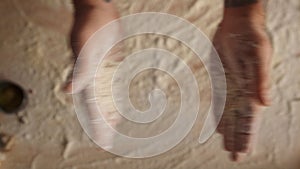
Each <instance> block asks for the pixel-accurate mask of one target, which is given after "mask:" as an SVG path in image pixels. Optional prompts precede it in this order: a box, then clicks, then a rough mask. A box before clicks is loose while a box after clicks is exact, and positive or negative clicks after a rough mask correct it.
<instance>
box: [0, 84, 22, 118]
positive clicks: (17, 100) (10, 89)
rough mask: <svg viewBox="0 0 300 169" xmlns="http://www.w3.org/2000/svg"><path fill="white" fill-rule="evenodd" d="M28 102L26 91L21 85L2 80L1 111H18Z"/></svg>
mask: <svg viewBox="0 0 300 169" xmlns="http://www.w3.org/2000/svg"><path fill="white" fill-rule="evenodd" d="M26 102H27V97H26V93H25V91H24V90H23V89H22V88H21V87H20V86H19V85H17V84H15V83H13V82H9V81H4V80H0V111H3V112H4V113H7V114H11V113H16V112H17V111H19V110H20V109H22V108H23V107H24V106H25V104H26Z"/></svg>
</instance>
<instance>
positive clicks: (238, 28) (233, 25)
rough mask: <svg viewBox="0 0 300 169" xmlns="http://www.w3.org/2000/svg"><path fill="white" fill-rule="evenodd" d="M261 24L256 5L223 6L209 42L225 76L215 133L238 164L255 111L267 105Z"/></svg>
mask: <svg viewBox="0 0 300 169" xmlns="http://www.w3.org/2000/svg"><path fill="white" fill-rule="evenodd" d="M231 2H232V1H231ZM226 5H228V4H226ZM264 24H265V16H264V13H263V8H262V4H261V3H260V2H257V3H254V4H248V5H246V6H242V7H236V6H235V7H232V8H230V7H228V6H226V9H225V14H224V19H223V21H222V22H221V24H220V25H219V28H218V30H217V32H216V35H215V38H214V42H213V43H214V46H215V48H216V50H217V52H218V54H219V56H220V58H221V61H222V63H223V66H224V69H225V72H226V78H227V88H228V95H227V102H226V107H225V111H224V114H223V117H222V119H221V122H220V124H219V126H218V131H219V132H220V133H221V134H222V135H223V136H224V146H225V149H226V150H227V151H230V152H232V159H233V160H234V161H237V160H238V156H239V153H245V152H248V151H249V150H250V149H251V144H252V143H253V138H254V136H255V133H256V130H255V128H257V124H256V123H255V122H256V121H257V118H258V111H259V108H260V107H261V106H267V105H268V104H269V103H270V100H269V98H268V96H269V95H268V90H269V66H270V62H271V60H270V59H271V53H272V50H271V44H270V41H269V39H268V35H267V32H266V30H265V26H264Z"/></svg>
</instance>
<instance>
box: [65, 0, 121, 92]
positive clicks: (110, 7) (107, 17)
mask: <svg viewBox="0 0 300 169" xmlns="http://www.w3.org/2000/svg"><path fill="white" fill-rule="evenodd" d="M74 5H75V13H74V24H73V28H72V32H71V42H70V43H71V47H72V50H73V54H74V56H75V58H77V57H78V56H79V54H80V51H81V49H82V48H83V46H84V45H85V43H86V42H87V40H88V39H89V38H90V37H91V36H92V35H93V34H94V33H95V32H96V31H98V30H99V29H101V28H102V27H103V26H105V25H106V24H107V23H109V22H111V21H113V20H115V19H117V18H118V17H119V13H118V11H117V9H116V8H115V6H114V4H113V3H112V2H106V1H104V0H99V1H96V0H74ZM118 33H120V32H115V31H113V30H112V31H111V32H109V33H108V34H107V35H106V36H108V37H106V39H105V38H103V39H102V40H101V44H100V43H99V45H105V44H107V43H109V41H108V40H107V38H109V39H113V38H114V37H115V36H118ZM97 45H98V44H97ZM108 45H112V44H108ZM90 57H92V56H90V55H87V56H81V60H80V62H78V64H77V73H75V74H74V75H73V81H70V82H68V83H67V84H66V85H65V87H64V90H65V91H66V92H68V93H71V92H75V93H77V92H79V91H80V90H82V89H83V88H84V87H85V86H84V85H85V83H84V82H89V81H90V80H91V79H87V78H88V77H89V74H91V72H89V70H90V69H92V65H89V61H90V60H92V59H93V58H90ZM96 60H97V58H96ZM74 81H75V82H78V83H77V84H79V83H82V85H76V86H78V89H75V90H74V89H72V82H74ZM81 86H82V87H81ZM73 87H74V86H73Z"/></svg>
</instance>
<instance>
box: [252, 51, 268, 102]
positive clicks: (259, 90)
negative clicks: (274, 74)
mask: <svg viewBox="0 0 300 169" xmlns="http://www.w3.org/2000/svg"><path fill="white" fill-rule="evenodd" d="M270 56H271V47H269V45H265V47H264V49H261V51H259V52H258V56H257V61H256V62H254V65H253V66H254V73H255V77H256V78H255V81H254V83H255V84H253V85H254V86H255V87H254V91H255V95H254V97H255V98H256V100H257V101H258V102H259V103H260V104H262V105H264V106H268V105H269V104H270V102H271V100H270V98H269V87H270Z"/></svg>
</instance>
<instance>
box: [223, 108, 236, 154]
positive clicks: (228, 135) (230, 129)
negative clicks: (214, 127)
mask: <svg viewBox="0 0 300 169" xmlns="http://www.w3.org/2000/svg"><path fill="white" fill-rule="evenodd" d="M225 113H226V114H227V117H226V119H224V126H225V128H224V148H225V150H227V151H230V152H234V139H235V136H234V134H235V132H234V129H235V119H234V118H235V117H234V112H233V111H230V112H225Z"/></svg>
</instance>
